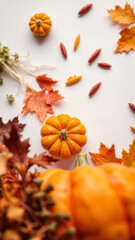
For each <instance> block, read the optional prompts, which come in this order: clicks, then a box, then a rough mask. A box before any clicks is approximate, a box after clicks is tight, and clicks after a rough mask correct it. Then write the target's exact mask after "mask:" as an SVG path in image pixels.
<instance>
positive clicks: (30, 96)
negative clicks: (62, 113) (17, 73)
mask: <svg viewBox="0 0 135 240" xmlns="http://www.w3.org/2000/svg"><path fill="white" fill-rule="evenodd" d="M26 95H27V97H26V98H25V99H24V102H25V106H24V107H23V109H22V113H24V114H27V113H29V112H31V113H32V112H35V113H36V114H37V116H38V118H39V120H40V121H41V122H44V120H45V118H46V116H47V113H50V114H53V113H54V111H53V108H52V105H51V104H53V103H55V102H57V101H59V100H61V99H63V97H62V96H61V95H59V94H58V91H51V92H48V93H46V91H45V89H43V90H42V91H36V90H34V89H31V88H26Z"/></svg>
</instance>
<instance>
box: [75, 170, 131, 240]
mask: <svg viewBox="0 0 135 240" xmlns="http://www.w3.org/2000/svg"><path fill="white" fill-rule="evenodd" d="M71 173H72V177H71V179H72V192H71V199H72V202H73V206H75V207H73V208H72V218H73V222H74V224H75V227H76V229H77V230H78V232H77V239H82V240H84V239H94V240H99V239H109V240H114V239H115V240H129V235H128V228H127V224H126V220H125V218H124V212H123V209H122V207H121V202H120V199H119V198H118V196H117V194H116V192H115V190H114V189H113V187H112V185H111V183H110V180H109V178H108V177H107V176H106V174H105V173H104V171H103V170H102V169H99V168H96V167H88V166H85V167H81V169H80V167H78V168H76V169H74V170H72V172H71ZM119 223H121V224H119ZM87 236H89V238H88V237H87Z"/></svg>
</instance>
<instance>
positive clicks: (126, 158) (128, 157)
mask: <svg viewBox="0 0 135 240" xmlns="http://www.w3.org/2000/svg"><path fill="white" fill-rule="evenodd" d="M122 159H123V165H125V166H129V167H135V139H134V140H133V142H132V144H130V145H129V152H128V153H127V152H126V151H125V150H124V149H123V151H122Z"/></svg>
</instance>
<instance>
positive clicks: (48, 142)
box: [41, 134, 59, 149]
mask: <svg viewBox="0 0 135 240" xmlns="http://www.w3.org/2000/svg"><path fill="white" fill-rule="evenodd" d="M58 138H59V135H58V134H55V135H48V136H43V137H42V138H41V144H42V146H43V147H45V148H47V149H49V148H50V147H51V146H52V145H53V143H54V142H55V141H57V139H58Z"/></svg>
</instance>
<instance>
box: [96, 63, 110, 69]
mask: <svg viewBox="0 0 135 240" xmlns="http://www.w3.org/2000/svg"><path fill="white" fill-rule="evenodd" d="M98 66H99V67H102V68H106V69H109V68H111V67H112V66H111V65H110V64H109V63H103V62H100V63H98Z"/></svg>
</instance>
